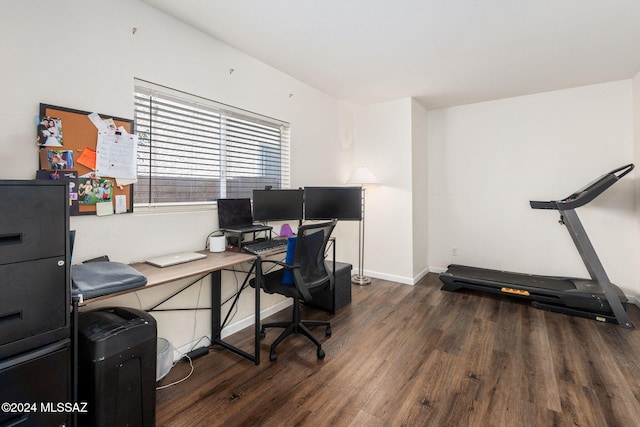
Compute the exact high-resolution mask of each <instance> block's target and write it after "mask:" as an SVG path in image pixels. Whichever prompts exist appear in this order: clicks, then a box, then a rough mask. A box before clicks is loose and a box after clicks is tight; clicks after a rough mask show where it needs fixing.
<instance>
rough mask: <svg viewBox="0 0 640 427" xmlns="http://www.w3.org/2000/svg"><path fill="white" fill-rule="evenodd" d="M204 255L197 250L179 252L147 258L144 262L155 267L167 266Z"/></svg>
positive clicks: (203, 256)
mask: <svg viewBox="0 0 640 427" xmlns="http://www.w3.org/2000/svg"><path fill="white" fill-rule="evenodd" d="M206 257H207V255H205V254H201V253H199V252H179V253H175V254H169V255H161V256H157V257H153V258H149V259H147V260H145V261H144V262H146V263H147V264H151V265H155V266H156V267H169V266H171V265H176V264H182V263H185V262H190V261H195V260H197V259H202V258H206Z"/></svg>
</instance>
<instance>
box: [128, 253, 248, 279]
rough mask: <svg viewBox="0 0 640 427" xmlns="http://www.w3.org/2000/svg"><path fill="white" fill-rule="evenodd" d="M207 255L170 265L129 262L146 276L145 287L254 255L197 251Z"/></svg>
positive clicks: (231, 264) (228, 265) (233, 263)
mask: <svg viewBox="0 0 640 427" xmlns="http://www.w3.org/2000/svg"><path fill="white" fill-rule="evenodd" d="M198 252H200V253H203V254H205V255H207V257H206V258H203V259H198V260H195V261H190V262H185V263H183V264H176V265H172V266H170V267H156V266H153V265H151V264H147V263H146V262H139V263H136V264H131V267H133V268H135V269H136V270H138V271H139V272H140V273H142V274H144V276H145V277H146V278H147V284H146V285H145V286H146V287H149V286H157V285H161V284H163V283H168V282H174V281H176V280H180V279H184V278H185V277H189V276H196V275H198V274H206V273H211V272H212V271H217V270H222V269H224V268H228V267H232V266H234V265H237V264H242V263H245V262H253V261H254V260H255V259H256V256H255V255H251V254H247V253H242V252H229V251H225V252H209V251H198Z"/></svg>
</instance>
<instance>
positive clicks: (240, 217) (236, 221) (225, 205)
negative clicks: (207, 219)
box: [217, 199, 253, 229]
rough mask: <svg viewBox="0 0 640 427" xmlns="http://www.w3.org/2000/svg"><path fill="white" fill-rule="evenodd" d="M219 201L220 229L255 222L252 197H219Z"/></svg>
mask: <svg viewBox="0 0 640 427" xmlns="http://www.w3.org/2000/svg"><path fill="white" fill-rule="evenodd" d="M217 202H218V226H219V227H220V229H225V228H234V227H241V226H247V225H252V224H253V217H252V216H251V199H218V200H217Z"/></svg>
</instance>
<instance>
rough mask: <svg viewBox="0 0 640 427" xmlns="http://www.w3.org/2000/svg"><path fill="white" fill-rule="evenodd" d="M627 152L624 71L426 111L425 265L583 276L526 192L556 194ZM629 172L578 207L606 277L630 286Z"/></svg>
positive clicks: (551, 214) (633, 279)
mask: <svg viewBox="0 0 640 427" xmlns="http://www.w3.org/2000/svg"><path fill="white" fill-rule="evenodd" d="M636 147H637V142H636ZM636 152H637V150H636ZM633 160H634V143H633V135H632V82H631V81H630V80H625V81H617V82H611V83H605V84H598V85H593V86H587V87H580V88H575V89H567V90H561V91H556V92H548V93H541V94H536V95H530V96H523V97H517V98H510V99H503V100H498V101H492V102H484V103H479V104H473V105H465V106H460V107H454V108H447V109H442V110H437V111H431V112H430V113H429V159H428V165H429V236H430V238H429V257H430V258H429V259H430V265H431V267H432V268H434V269H435V270H438V269H444V268H446V267H447V265H448V264H450V263H454V262H455V263H460V264H467V265H476V266H481V267H487V268H496V269H504V270H511V271H521V272H527V273H538V274H550V275H555V274H558V275H569V276H571V275H578V276H587V277H588V274H587V272H586V270H585V268H584V266H583V264H582V261H581V259H580V257H579V255H578V254H577V251H576V249H575V247H574V246H573V243H572V241H571V239H570V237H569V235H568V233H567V231H566V229H565V228H564V227H562V226H560V225H558V215H557V212H555V211H540V210H533V209H531V208H530V207H529V200H552V199H556V200H557V199H560V198H562V197H564V196H567V195H569V194H571V193H572V192H573V191H575V190H577V189H578V188H580V187H581V186H583V185H584V184H586V183H587V182H590V181H591V180H593V179H595V178H596V177H598V176H600V175H601V174H603V173H605V172H608V171H609V170H611V169H614V168H615V167H618V166H621V165H623V164H626V163H631V162H633ZM636 160H637V158H636ZM634 176H637V173H636V174H635V175H630V176H628V177H626V178H625V179H623V180H621V181H620V182H619V183H617V184H616V185H615V186H614V187H612V188H611V189H610V190H609V191H607V192H606V193H604V194H603V195H601V196H600V197H599V198H597V199H596V200H594V201H593V202H592V203H591V204H589V205H587V206H585V207H582V208H580V209H579V211H578V215H579V216H580V217H581V219H582V221H583V223H584V226H585V228H586V230H587V232H588V234H589V236H590V238H591V240H592V243H593V244H594V246H595V248H596V251H598V254H599V256H600V258H601V261H602V262H603V264H604V267H605V269H606V270H607V273H608V274H609V276H610V278H611V280H612V281H613V282H614V283H616V284H618V285H619V286H620V287H621V288H623V290H624V291H625V292H626V293H627V294H631V295H638V294H639V293H640V287H638V283H637V276H636V272H637V270H636V268H637V267H636V266H635V265H636V264H637V236H638V235H637V231H636V229H637V223H638V221H637V213H636V205H635V201H634ZM452 247H456V248H457V250H458V256H456V257H454V256H452V255H451V249H452Z"/></svg>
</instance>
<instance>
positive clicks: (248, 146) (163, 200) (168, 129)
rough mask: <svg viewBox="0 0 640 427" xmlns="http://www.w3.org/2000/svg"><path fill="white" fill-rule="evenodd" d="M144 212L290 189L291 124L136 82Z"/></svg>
mask: <svg viewBox="0 0 640 427" xmlns="http://www.w3.org/2000/svg"><path fill="white" fill-rule="evenodd" d="M134 114H135V125H136V133H137V134H138V138H139V145H138V182H137V183H136V184H135V185H134V203H135V204H136V205H138V206H154V205H168V204H197V203H206V202H213V201H215V199H217V198H227V197H228V198H239V197H251V195H252V191H253V189H256V188H264V187H265V186H267V185H269V186H272V187H273V188H288V186H289V125H288V124H287V123H285V122H281V121H278V120H275V119H271V118H268V117H264V116H260V115H258V114H254V113H250V112H246V111H243V110H239V109H235V108H233V107H229V106H226V105H224V104H219V103H216V102H214V101H210V100H207V99H204V98H199V97H196V96H193V95H190V94H186V93H183V92H179V91H174V90H171V89H168V88H164V87H161V86H160V87H158V86H157V85H153V84H149V83H142V82H140V81H138V80H136V85H135V109H134Z"/></svg>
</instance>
